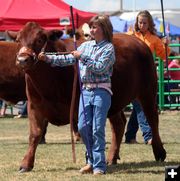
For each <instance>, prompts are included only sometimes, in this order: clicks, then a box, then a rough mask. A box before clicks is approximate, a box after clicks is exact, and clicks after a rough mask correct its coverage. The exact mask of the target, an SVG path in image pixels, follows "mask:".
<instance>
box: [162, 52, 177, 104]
mask: <svg viewBox="0 0 180 181" xmlns="http://www.w3.org/2000/svg"><path fill="white" fill-rule="evenodd" d="M169 56H179V58H175V59H173V60H171V61H170V63H169V65H168V72H167V71H166V72H165V74H164V77H168V76H169V79H170V80H180V70H170V69H171V68H180V55H179V54H178V53H177V52H174V51H172V52H171V53H170V55H169ZM179 88H180V83H176V82H174V83H169V82H168V83H166V84H165V85H164V89H165V91H166V92H169V91H172V90H173V89H179ZM167 97H168V101H170V103H171V104H172V103H176V98H177V99H178V96H176V95H169V96H167Z"/></svg>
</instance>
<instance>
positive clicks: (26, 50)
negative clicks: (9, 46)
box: [16, 41, 47, 66]
mask: <svg viewBox="0 0 180 181" xmlns="http://www.w3.org/2000/svg"><path fill="white" fill-rule="evenodd" d="M46 47H47V41H46V42H45V43H44V45H43V47H42V48H41V51H40V52H44V51H45V49H46ZM25 56H28V57H32V59H33V60H35V61H34V63H33V66H34V65H36V64H37V62H38V61H39V60H38V56H37V54H36V53H35V51H34V50H32V49H31V48H28V47H27V46H22V47H21V48H20V50H19V52H18V53H17V55H16V58H17V60H18V61H19V62H21V59H22V57H25Z"/></svg>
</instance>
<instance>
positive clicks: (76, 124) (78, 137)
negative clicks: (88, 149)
mask: <svg viewBox="0 0 180 181" xmlns="http://www.w3.org/2000/svg"><path fill="white" fill-rule="evenodd" d="M73 133H74V141H75V142H78V141H80V140H81V136H80V134H79V132H78V122H77V119H76V120H75V119H74V120H73Z"/></svg>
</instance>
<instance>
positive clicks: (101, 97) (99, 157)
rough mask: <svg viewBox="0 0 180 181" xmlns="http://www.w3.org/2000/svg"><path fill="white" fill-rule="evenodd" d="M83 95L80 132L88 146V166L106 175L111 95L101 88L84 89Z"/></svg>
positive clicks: (80, 108) (80, 105) (80, 104)
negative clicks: (107, 132) (107, 133)
mask: <svg viewBox="0 0 180 181" xmlns="http://www.w3.org/2000/svg"><path fill="white" fill-rule="evenodd" d="M82 94H83V99H82ZM82 94H81V96H80V103H79V119H78V120H79V121H78V130H79V133H80V134H81V137H82V140H83V142H84V144H85V145H86V150H87V153H88V154H87V156H88V159H87V164H90V165H91V166H92V168H93V171H103V172H104V173H105V172H106V158H105V144H106V142H105V125H106V119H107V113H108V110H109V108H110V105H111V95H110V93H109V92H108V91H106V90H105V89H101V88H96V89H89V90H87V89H83V91H82ZM82 100H84V106H83V101H82ZM84 114H85V116H84ZM84 117H85V118H84Z"/></svg>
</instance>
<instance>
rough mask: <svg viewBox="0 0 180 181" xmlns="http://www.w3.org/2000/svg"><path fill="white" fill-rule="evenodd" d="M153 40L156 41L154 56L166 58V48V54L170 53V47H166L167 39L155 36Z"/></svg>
mask: <svg viewBox="0 0 180 181" xmlns="http://www.w3.org/2000/svg"><path fill="white" fill-rule="evenodd" d="M155 42H156V46H155V52H156V56H158V57H160V58H161V59H162V60H166V50H167V56H169V54H170V48H169V47H168V40H165V39H164V40H163V39H162V40H161V39H160V38H158V37H157V38H156V40H155ZM166 46H167V47H166Z"/></svg>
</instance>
